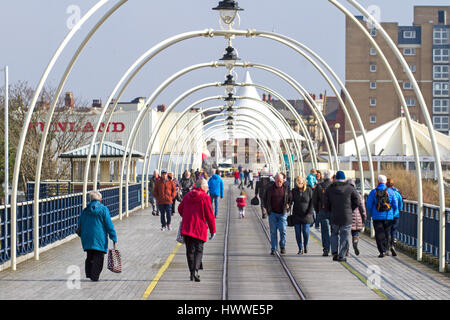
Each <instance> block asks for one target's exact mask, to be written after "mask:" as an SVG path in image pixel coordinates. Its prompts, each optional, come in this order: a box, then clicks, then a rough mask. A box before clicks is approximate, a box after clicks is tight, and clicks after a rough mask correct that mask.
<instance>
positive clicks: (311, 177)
mask: <svg viewBox="0 0 450 320" xmlns="http://www.w3.org/2000/svg"><path fill="white" fill-rule="evenodd" d="M316 175H317V171H316V169H311V171H310V173H309V174H308V176H307V177H306V181H307V185H308V187H311V188H312V189H314V188H315V187H316V184H317V176H316Z"/></svg>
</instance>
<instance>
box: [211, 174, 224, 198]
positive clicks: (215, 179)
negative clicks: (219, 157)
mask: <svg viewBox="0 0 450 320" xmlns="http://www.w3.org/2000/svg"><path fill="white" fill-rule="evenodd" d="M208 188H209V194H210V195H212V196H220V197H221V198H223V181H222V178H221V177H220V176H219V175H218V174H213V175H212V177H211V178H210V179H209V180H208Z"/></svg>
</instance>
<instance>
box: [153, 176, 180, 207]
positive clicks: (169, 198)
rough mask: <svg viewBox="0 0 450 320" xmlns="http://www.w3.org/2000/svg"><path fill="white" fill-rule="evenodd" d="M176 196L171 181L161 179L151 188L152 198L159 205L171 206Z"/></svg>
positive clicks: (175, 190)
mask: <svg viewBox="0 0 450 320" xmlns="http://www.w3.org/2000/svg"><path fill="white" fill-rule="evenodd" d="M176 195H177V189H176V187H175V182H173V180H169V179H168V180H166V181H164V180H163V179H162V178H161V177H160V178H159V179H158V180H156V182H155V187H154V188H153V196H154V197H155V199H156V203H157V204H158V205H160V204H172V202H173V199H175V196H176Z"/></svg>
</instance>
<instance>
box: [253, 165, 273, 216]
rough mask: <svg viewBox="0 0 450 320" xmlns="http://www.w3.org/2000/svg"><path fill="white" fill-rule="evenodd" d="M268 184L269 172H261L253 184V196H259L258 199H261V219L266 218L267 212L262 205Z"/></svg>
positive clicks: (269, 182)
mask: <svg viewBox="0 0 450 320" xmlns="http://www.w3.org/2000/svg"><path fill="white" fill-rule="evenodd" d="M270 184H271V181H270V177H269V174H268V173H266V172H262V173H261V174H260V176H259V178H258V181H257V182H256V185H255V197H256V196H259V199H260V200H261V201H260V205H261V215H262V218H263V219H265V218H267V212H266V209H265V207H264V194H265V193H266V190H267V187H268V186H270Z"/></svg>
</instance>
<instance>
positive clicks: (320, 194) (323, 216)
mask: <svg viewBox="0 0 450 320" xmlns="http://www.w3.org/2000/svg"><path fill="white" fill-rule="evenodd" d="M332 175H333V173H332V171H331V170H329V169H327V170H324V172H323V181H322V182H320V183H319V184H317V186H316V188H315V189H314V192H313V206H314V211H315V212H316V214H317V219H318V220H319V223H320V233H321V237H322V248H323V254H322V256H324V257H327V256H328V255H329V252H330V212H329V211H328V210H327V209H326V202H325V192H326V190H327V188H328V187H329V186H330V185H331V183H332V181H331V176H332Z"/></svg>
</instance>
